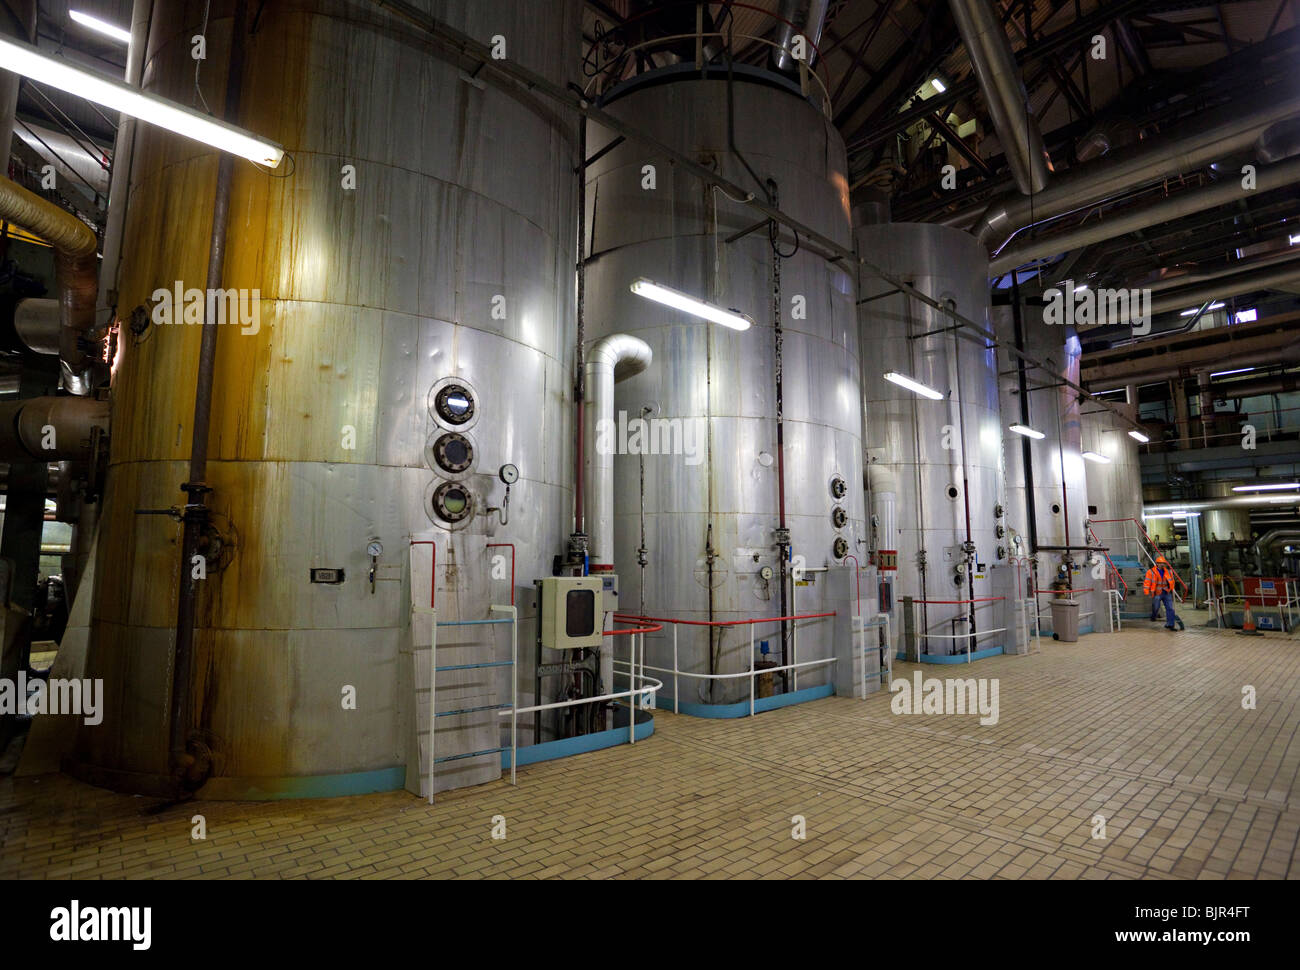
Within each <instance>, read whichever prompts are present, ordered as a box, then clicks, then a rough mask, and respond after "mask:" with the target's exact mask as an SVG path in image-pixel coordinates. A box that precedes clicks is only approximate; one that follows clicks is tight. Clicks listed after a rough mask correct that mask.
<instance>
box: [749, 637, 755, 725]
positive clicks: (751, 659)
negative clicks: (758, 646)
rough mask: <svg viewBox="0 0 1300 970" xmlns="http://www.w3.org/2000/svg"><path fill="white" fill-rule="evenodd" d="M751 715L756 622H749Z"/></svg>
mask: <svg viewBox="0 0 1300 970" xmlns="http://www.w3.org/2000/svg"><path fill="white" fill-rule="evenodd" d="M749 716H750V717H753V716H754V624H752V623H751V624H749Z"/></svg>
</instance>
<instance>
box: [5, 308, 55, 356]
mask: <svg viewBox="0 0 1300 970" xmlns="http://www.w3.org/2000/svg"><path fill="white" fill-rule="evenodd" d="M13 328H14V333H15V334H16V335H17V337H18V340H19V341H20V342H21V343H22V345H23V346H24V347H26V348H27V349H28V350H30V351H31V352H32V353H34V354H42V355H53V354H57V353H58V352H59V334H60V332H61V330H62V324H61V322H60V320H59V301H58V300H54V299H48V298H45V297H29V298H28V299H25V300H19V301H18V302H17V303H15V304H14V312H13Z"/></svg>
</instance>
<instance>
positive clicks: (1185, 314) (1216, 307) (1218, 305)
mask: <svg viewBox="0 0 1300 970" xmlns="http://www.w3.org/2000/svg"><path fill="white" fill-rule="evenodd" d="M1222 309H1223V304H1222V303H1211V304H1210V305H1209V306H1207V307H1206V308H1205V312H1206V313H1209V312H1210V311H1211V310H1222ZM1200 311H1201V308H1200V307H1192V309H1190V310H1184V311H1183V312H1182V313H1180V314H1178V315H1179V316H1180V317H1190V316H1195V315H1196V314H1197V313H1199V312H1200Z"/></svg>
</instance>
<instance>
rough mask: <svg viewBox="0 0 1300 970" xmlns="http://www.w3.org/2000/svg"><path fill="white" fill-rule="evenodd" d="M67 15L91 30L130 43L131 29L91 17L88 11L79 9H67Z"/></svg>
mask: <svg viewBox="0 0 1300 970" xmlns="http://www.w3.org/2000/svg"><path fill="white" fill-rule="evenodd" d="M68 16H69V17H71V18H72V19H73V20H74V21H76V22H77V23H79V24H81V26H83V27H89V28H90V29H91V30H93V31H96V32H98V33H101V34H103V35H104V36H106V37H112V38H113V39H114V40H116V41H121V42H122V43H123V44H129V43H131V31H129V30H123V29H122V28H121V27H115V26H113V25H112V24H110V23H108V21H105V20H100V19H99V18H98V17H92V16H91V15H90V14H88V13H82V12H81V11H80V10H69V11H68Z"/></svg>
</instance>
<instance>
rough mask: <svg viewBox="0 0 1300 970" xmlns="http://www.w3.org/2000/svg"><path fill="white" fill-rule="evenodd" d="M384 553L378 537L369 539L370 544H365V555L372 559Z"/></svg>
mask: <svg viewBox="0 0 1300 970" xmlns="http://www.w3.org/2000/svg"><path fill="white" fill-rule="evenodd" d="M383 554H384V544H383V543H382V542H380V541H379V540H378V539H371V540H370V544H369V545H368V546H366V555H367V556H370V557H371V558H372V559H378V558H379V557H380V556H382V555H383Z"/></svg>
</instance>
